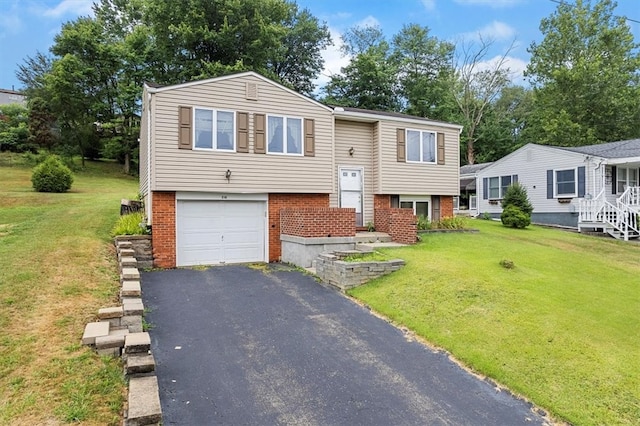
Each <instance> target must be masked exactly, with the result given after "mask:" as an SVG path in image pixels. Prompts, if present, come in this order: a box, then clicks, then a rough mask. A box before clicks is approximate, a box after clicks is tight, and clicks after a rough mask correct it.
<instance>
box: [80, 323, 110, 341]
mask: <svg viewBox="0 0 640 426" xmlns="http://www.w3.org/2000/svg"><path fill="white" fill-rule="evenodd" d="M109 326H110V324H109V323H108V322H90V323H89V324H87V325H86V326H85V327H84V333H83V334H82V344H83V345H94V344H95V343H96V337H100V336H108V335H109Z"/></svg>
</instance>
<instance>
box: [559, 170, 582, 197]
mask: <svg viewBox="0 0 640 426" xmlns="http://www.w3.org/2000/svg"><path fill="white" fill-rule="evenodd" d="M554 178H555V183H554V186H553V188H554V191H555V196H556V197H575V196H577V194H578V190H577V182H578V179H577V173H576V169H564V170H554Z"/></svg>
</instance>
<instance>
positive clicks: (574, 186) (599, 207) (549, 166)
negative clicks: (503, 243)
mask: <svg viewBox="0 0 640 426" xmlns="http://www.w3.org/2000/svg"><path fill="white" fill-rule="evenodd" d="M639 175H640V139H633V140H627V141H619V142H610V143H605V144H598V145H589V146H582V147H556V146H546V145H536V144H528V145H525V146H523V147H522V148H520V149H518V150H516V151H514V152H512V153H511V154H509V155H507V156H505V157H503V158H502V159H500V160H498V161H496V162H494V163H493V164H491V165H489V166H487V167H484V168H483V169H481V170H480V171H478V172H477V177H476V180H477V183H476V184H477V187H478V191H477V194H478V212H479V213H480V214H482V213H484V212H487V213H489V214H491V215H492V216H493V217H499V216H500V213H501V212H502V207H501V204H500V201H501V200H502V197H503V196H504V193H505V191H506V189H507V188H508V187H509V185H510V184H511V183H512V182H515V181H518V182H520V183H521V184H522V185H523V186H524V187H525V188H526V189H527V192H528V195H529V200H530V201H531V204H532V205H533V207H534V211H533V214H532V221H533V222H534V223H542V224H550V225H559V226H568V227H577V228H578V229H579V230H586V229H589V230H600V231H603V232H608V233H609V234H611V235H612V236H614V237H616V238H622V239H628V238H634V237H637V236H638V234H639V232H638V221H637V215H638V213H640V187H639V181H638V178H639Z"/></svg>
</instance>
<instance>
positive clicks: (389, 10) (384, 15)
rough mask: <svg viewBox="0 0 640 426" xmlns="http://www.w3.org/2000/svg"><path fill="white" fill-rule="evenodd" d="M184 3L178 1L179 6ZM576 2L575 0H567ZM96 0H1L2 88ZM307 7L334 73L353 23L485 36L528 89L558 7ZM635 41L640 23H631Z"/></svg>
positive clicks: (635, 0) (376, 2)
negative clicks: (536, 52) (322, 33)
mask: <svg viewBox="0 0 640 426" xmlns="http://www.w3.org/2000/svg"><path fill="white" fill-rule="evenodd" d="M176 1H179V0H176ZM566 1H567V2H568V3H573V0H566ZM91 3H92V1H91V0H0V88H4V89H11V88H12V86H15V88H16V89H19V88H20V82H19V81H18V80H17V79H16V78H15V71H16V69H17V65H18V64H20V63H22V60H23V59H24V58H25V57H26V56H27V55H29V56H33V55H34V54H35V53H36V51H38V50H40V51H42V52H47V51H48V49H49V47H50V46H51V44H52V43H53V38H54V36H55V35H56V34H57V33H58V32H59V30H60V27H61V25H62V23H64V22H66V21H70V20H74V19H75V18H77V17H78V16H81V15H87V14H90V13H91ZM298 4H299V5H300V6H301V7H305V8H308V9H309V10H310V11H311V13H312V14H314V15H315V16H316V17H318V18H319V19H320V20H322V21H325V22H326V23H327V25H328V26H329V28H330V30H331V34H332V36H333V39H334V43H335V45H334V46H332V47H331V48H330V49H328V50H327V51H326V52H324V58H325V70H324V72H323V76H321V77H320V79H319V80H318V83H319V84H322V83H323V82H325V81H327V80H328V75H330V74H332V73H334V74H335V73H339V72H340V67H342V66H344V65H345V64H346V63H347V62H348V58H344V57H342V56H341V54H340V52H339V45H340V34H341V33H342V32H343V31H344V30H345V29H347V28H349V27H352V26H354V25H367V24H377V25H380V27H381V28H382V30H383V32H384V33H385V34H386V35H387V37H389V38H391V36H392V35H393V34H395V33H396V32H398V30H400V29H401V28H402V26H403V25H404V24H409V23H417V24H420V25H424V26H427V27H429V28H430V29H431V35H433V36H436V37H438V38H440V39H444V40H450V41H458V40H461V39H464V40H467V41H471V40H473V39H474V38H477V37H478V34H482V35H483V37H484V38H485V39H486V38H490V39H492V40H494V43H493V45H492V50H491V52H490V55H489V57H487V58H486V59H487V60H489V61H490V60H491V59H493V58H495V57H497V56H500V55H502V54H504V53H505V51H506V49H508V48H509V46H510V45H511V44H512V42H513V41H514V40H515V45H514V47H513V49H512V50H511V51H510V52H509V62H508V64H509V66H510V68H511V69H512V71H513V76H514V80H515V81H516V82H519V83H522V70H523V69H524V67H526V64H527V62H528V60H529V54H528V53H527V47H528V46H529V45H530V44H531V42H532V41H540V39H541V34H540V31H539V29H538V27H539V25H540V20H541V19H542V18H544V17H546V16H549V15H551V13H553V11H554V10H555V9H556V6H557V4H556V3H554V2H553V1H551V0H298ZM616 14H617V15H620V16H626V17H628V18H631V19H633V20H635V21H640V0H618V8H617V9H616ZM628 23H629V25H630V26H631V30H632V32H633V35H634V37H635V40H636V42H640V24H639V23H637V22H631V21H629V22H628Z"/></svg>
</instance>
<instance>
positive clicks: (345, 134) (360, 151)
mask: <svg viewBox="0 0 640 426" xmlns="http://www.w3.org/2000/svg"><path fill="white" fill-rule="evenodd" d="M335 126H336V130H335V133H336V139H335V147H336V152H335V160H336V161H335V163H336V166H335V171H334V175H335V176H336V181H335V186H334V191H333V194H332V195H331V197H330V198H331V200H330V201H331V204H332V205H336V206H338V205H339V200H338V197H339V193H338V191H339V186H340V178H339V176H338V169H339V168H341V167H342V168H348V167H353V168H362V170H363V177H364V179H363V192H364V198H363V201H364V203H363V204H364V206H363V207H364V210H363V213H364V217H363V222H362V223H363V224H366V223H367V222H369V221H371V222H373V194H374V189H373V187H374V176H373V161H374V158H373V145H374V129H375V127H376V123H363V122H358V121H345V120H336V122H335ZM351 147H353V150H354V154H353V156H350V155H349V148H351Z"/></svg>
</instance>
